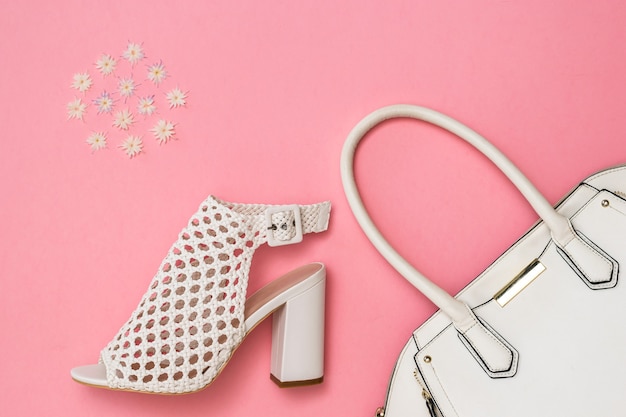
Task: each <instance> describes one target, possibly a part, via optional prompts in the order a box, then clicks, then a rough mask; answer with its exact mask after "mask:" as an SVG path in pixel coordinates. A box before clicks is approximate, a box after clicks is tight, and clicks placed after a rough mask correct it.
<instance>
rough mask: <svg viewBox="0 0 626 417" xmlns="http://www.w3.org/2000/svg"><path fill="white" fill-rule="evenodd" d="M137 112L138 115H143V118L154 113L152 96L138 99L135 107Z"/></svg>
mask: <svg viewBox="0 0 626 417" xmlns="http://www.w3.org/2000/svg"><path fill="white" fill-rule="evenodd" d="M137 110H138V111H139V114H143V115H144V116H150V115H151V114H152V113H154V112H155V111H156V106H155V105H154V96H148V97H142V98H140V99H139V104H138V105H137Z"/></svg>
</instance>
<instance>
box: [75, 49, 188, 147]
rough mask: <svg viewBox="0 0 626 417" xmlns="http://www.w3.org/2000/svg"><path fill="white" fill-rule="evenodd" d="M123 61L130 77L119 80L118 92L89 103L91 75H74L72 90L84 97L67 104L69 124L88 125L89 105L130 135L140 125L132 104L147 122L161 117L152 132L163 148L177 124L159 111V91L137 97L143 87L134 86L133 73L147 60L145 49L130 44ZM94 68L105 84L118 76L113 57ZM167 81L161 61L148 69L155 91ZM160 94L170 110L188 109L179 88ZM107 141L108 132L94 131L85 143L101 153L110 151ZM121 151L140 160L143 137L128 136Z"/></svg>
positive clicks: (103, 58) (105, 56) (103, 93)
mask: <svg viewBox="0 0 626 417" xmlns="http://www.w3.org/2000/svg"><path fill="white" fill-rule="evenodd" d="M121 58H122V59H124V60H126V61H128V63H129V64H130V68H131V74H130V75H126V74H124V76H118V77H117V85H116V86H115V87H116V88H117V91H115V92H109V91H106V90H101V92H100V94H98V95H97V96H96V98H91V99H88V98H87V92H88V91H89V90H91V89H92V86H93V85H94V81H93V79H92V77H91V75H90V74H89V72H80V73H77V74H74V78H73V80H72V84H71V87H72V88H73V89H75V90H77V91H78V92H80V93H82V94H83V97H74V100H72V101H70V102H69V103H68V104H67V116H68V120H70V119H76V120H81V121H85V115H86V114H87V109H88V107H89V106H90V105H93V106H95V107H96V109H97V111H96V116H101V115H108V116H110V117H112V122H111V125H112V127H115V128H117V129H118V130H119V131H122V132H126V133H127V134H128V133H130V130H131V127H132V125H133V124H135V122H136V121H137V120H136V118H135V115H134V113H133V111H131V108H132V106H131V104H135V105H134V109H135V110H136V112H137V114H139V115H141V116H143V117H144V118H148V117H151V116H153V115H156V116H159V117H158V118H157V119H158V121H157V122H156V123H155V124H154V125H153V127H152V128H151V129H150V132H151V133H152V135H153V136H154V138H155V139H156V141H157V142H158V143H159V144H164V143H166V142H167V141H168V140H170V139H175V138H176V136H175V135H176V131H175V126H176V125H175V123H173V122H171V121H169V120H166V119H165V118H163V116H162V114H161V113H162V112H160V111H159V110H160V109H159V108H158V107H157V101H156V99H155V97H156V96H157V94H156V93H158V91H157V92H156V93H155V94H153V91H149V92H145V91H144V92H142V94H141V95H138V91H137V87H138V86H139V85H140V84H138V83H136V82H135V78H134V77H133V75H132V72H133V71H132V70H133V69H134V68H135V65H136V64H137V63H139V62H140V61H142V60H143V59H145V58H146V56H145V54H144V51H143V48H142V45H141V44H137V43H132V42H129V43H128V45H127V47H126V50H125V51H124V52H123V53H122V56H121ZM126 65H128V64H126ZM95 67H96V69H97V70H98V72H99V73H100V75H101V76H102V79H103V80H105V79H106V78H107V77H108V76H109V75H112V74H115V73H116V68H117V67H118V60H117V59H115V58H114V57H113V56H111V55H108V54H103V55H101V56H100V58H99V59H98V60H97V62H96V64H95ZM168 77H169V74H168V72H167V71H166V69H165V66H164V65H163V62H162V61H158V62H156V63H154V64H152V65H149V66H148V67H147V73H146V80H148V81H149V82H150V83H151V85H153V86H154V88H157V89H158V88H159V86H160V85H161V83H162V82H163V80H165V79H166V78H168ZM161 94H162V96H163V97H164V99H165V100H166V103H167V104H168V105H169V109H168V110H172V109H177V108H181V107H185V106H186V104H187V92H186V91H183V90H181V89H180V88H178V87H175V88H172V89H170V90H168V91H164V92H162V93H161ZM133 97H136V98H135V99H134V103H133V102H131V98H133ZM120 101H121V102H123V106H120V107H123V108H119V109H118V108H117V107H118V106H117V104H118V102H120ZM107 140H108V133H107V132H106V131H92V132H91V133H90V134H89V136H88V137H87V140H86V141H87V144H89V146H90V147H91V149H92V151H98V150H100V149H104V148H106V147H107ZM119 148H120V149H122V150H123V151H124V152H125V153H126V155H128V157H130V158H133V157H134V156H137V155H138V154H140V153H141V152H142V151H143V140H142V136H141V135H136V134H128V135H127V136H126V138H125V139H124V140H123V141H122V143H121V144H120V145H119Z"/></svg>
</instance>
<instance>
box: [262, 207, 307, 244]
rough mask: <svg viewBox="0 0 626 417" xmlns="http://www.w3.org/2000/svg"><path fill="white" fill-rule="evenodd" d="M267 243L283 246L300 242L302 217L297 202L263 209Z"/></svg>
mask: <svg viewBox="0 0 626 417" xmlns="http://www.w3.org/2000/svg"><path fill="white" fill-rule="evenodd" d="M265 221H266V224H267V229H268V231H267V244H268V245H269V246H284V245H291V244H294V243H300V242H302V238H303V231H302V218H301V217H300V207H299V206H298V205H297V204H293V205H290V206H272V207H268V208H267V210H266V211H265Z"/></svg>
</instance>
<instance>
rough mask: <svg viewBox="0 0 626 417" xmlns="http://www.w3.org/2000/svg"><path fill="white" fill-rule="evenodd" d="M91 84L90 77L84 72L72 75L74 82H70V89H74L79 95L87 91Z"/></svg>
mask: <svg viewBox="0 0 626 417" xmlns="http://www.w3.org/2000/svg"><path fill="white" fill-rule="evenodd" d="M91 84H92V81H91V77H90V76H89V74H87V73H86V72H81V73H78V74H74V80H73V81H72V88H75V89H77V90H78V91H80V92H81V93H84V92H85V91H87V90H89V87H91Z"/></svg>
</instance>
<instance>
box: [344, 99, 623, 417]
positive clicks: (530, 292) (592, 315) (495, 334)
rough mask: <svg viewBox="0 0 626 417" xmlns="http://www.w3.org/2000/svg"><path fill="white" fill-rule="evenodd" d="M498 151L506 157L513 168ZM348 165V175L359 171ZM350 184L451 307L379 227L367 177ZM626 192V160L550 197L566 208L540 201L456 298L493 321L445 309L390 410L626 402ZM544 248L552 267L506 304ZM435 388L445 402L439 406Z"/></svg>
mask: <svg viewBox="0 0 626 417" xmlns="http://www.w3.org/2000/svg"><path fill="white" fill-rule="evenodd" d="M386 109H387V110H386V111H387V112H388V113H387V116H388V117H387V118H389V117H399V116H397V115H398V114H400V115H403V114H404V115H405V116H404V117H414V114H413V113H412V112H413V110H415V109H413V108H412V106H401V107H400V108H396V107H392V108H386ZM422 109H423V108H419V112H421V111H422ZM407 112H408V113H411V114H409V115H408V116H406V113H407ZM419 118H421V119H424V118H422V117H419ZM366 120H367V118H366ZM428 121H430V120H428ZM378 122H380V114H379V115H378V116H377V117H375V118H374V119H370V122H369V125H368V126H369V127H368V130H369V129H371V127H373V126H374V125H375V124H377V123H378ZM446 128H448V127H447V126H446ZM449 130H452V129H449ZM361 133H362V134H364V133H363V132H361ZM455 133H457V132H455ZM356 142H358V141H356ZM356 142H352V144H351V145H350V146H353V147H355V146H356ZM481 150H482V149H481ZM346 155H348V156H346ZM353 155H354V149H352V150H351V151H350V152H348V153H345V154H344V156H345V157H346V158H350V159H351V158H353ZM488 156H489V157H490V159H492V160H494V158H493V157H492V156H493V155H491V156H490V155H488ZM496 159H497V160H498V162H497V165H498V166H500V167H501V168H502V166H501V164H504V165H505V168H507V169H508V168H510V167H508V165H507V164H508V163H507V162H503V161H504V160H502V159H498V157H496ZM494 162H496V161H494ZM342 164H343V165H342V169H344V170H346V169H352V167H351V162H350V164H347V163H345V161H342ZM504 170H505V169H503V171H504ZM342 175H344V182H345V181H350V176H349V175H346V174H345V172H343V171H342ZM520 175H521V174H520ZM507 176H509V178H511V177H513V178H512V179H514V182H515V183H516V185H517V186H518V188H520V190H522V192H523V194H524V195H525V196H526V197H527V198H529V196H530V198H529V200H533V199H534V198H535V194H534V191H533V189H534V187H532V185H531V184H530V183H526V182H525V181H521V182H519V180H520V178H519V177H516V174H515V173H514V174H513V175H509V174H507ZM352 180H353V178H352ZM526 181H527V180H526ZM520 184H521V187H520ZM344 185H345V183H344ZM529 187H531V188H529ZM535 191H536V190H535ZM346 193H347V194H348V198H349V200H350V201H351V205H352V204H353V203H354V205H352V207H353V210H354V211H355V215H356V216H357V218H358V220H359V222H360V223H361V225H362V227H363V228H364V230H365V231H366V234H367V235H368V237H370V239H372V241H373V243H374V244H375V246H376V247H377V248H378V249H379V250H381V252H382V253H383V254H384V255H385V257H386V258H387V259H388V260H389V261H390V262H391V263H392V264H394V266H395V267H396V269H398V271H399V272H400V273H401V274H402V275H404V276H405V277H407V279H409V280H410V281H411V282H413V283H414V285H415V286H416V287H418V289H420V290H422V289H425V290H426V291H425V294H426V295H427V296H428V297H429V298H431V299H433V298H434V300H433V301H434V302H436V304H437V305H438V306H439V307H440V308H441V307H442V305H443V306H444V307H446V308H447V307H448V304H450V303H451V302H449V300H448V299H446V297H445V296H441V297H440V298H438V297H439V296H440V294H439V293H438V292H437V290H436V289H435V290H433V288H434V287H436V285H435V284H433V283H432V282H430V281H428V280H427V279H426V278H425V277H424V276H422V275H421V274H420V275H417V274H419V273H418V272H417V271H416V270H415V269H414V268H413V267H411V266H410V265H408V264H406V265H405V264H402V263H398V259H397V257H399V255H397V253H395V251H393V249H391V251H390V250H389V248H387V247H386V246H387V245H388V244H387V243H386V241H384V239H383V238H382V237H378V236H375V235H376V234H377V233H372V229H369V227H370V226H371V227H374V226H373V223H371V220H370V219H369V217H367V213H366V212H365V210H364V208H362V203H361V202H360V199H359V200H356V199H355V198H354V197H355V195H354V194H357V196H358V192H357V191H356V188H354V189H353V188H351V187H350V186H348V187H346ZM350 193H352V194H350ZM625 198H626V165H625V166H621V167H615V168H611V169H608V170H605V171H602V172H599V173H597V174H594V175H593V176H591V177H589V178H588V179H586V180H585V181H584V182H583V183H581V184H580V185H579V186H577V187H576V188H575V189H574V190H573V191H572V192H571V193H570V194H568V195H567V196H566V197H565V198H564V199H563V200H562V201H561V202H560V203H559V204H558V206H557V209H556V210H554V209H552V208H550V210H552V211H554V212H555V213H556V215H557V216H556V217H555V216H553V215H552V214H549V210H547V209H546V208H545V207H543V203H538V204H536V203H537V201H534V202H533V201H531V203H533V204H532V205H533V207H535V209H536V210H537V206H539V207H540V210H537V212H538V214H540V217H541V218H542V221H539V222H538V223H537V224H536V225H535V226H533V228H531V229H530V230H529V231H528V232H527V233H526V234H525V235H524V236H522V238H520V239H519V240H518V241H517V242H515V243H514V244H513V245H512V246H511V247H510V248H509V249H508V250H507V251H506V252H505V253H504V254H503V255H501V256H500V257H499V258H498V259H497V260H496V261H495V262H494V263H493V264H491V265H490V266H488V267H487V268H486V269H485V271H484V272H483V273H482V274H481V275H479V276H478V277H477V278H475V279H473V280H471V278H468V282H469V284H468V285H467V286H466V287H465V288H464V289H463V290H462V291H461V292H460V293H459V294H457V296H456V297H454V298H453V300H454V302H456V303H458V304H460V305H462V306H463V308H468V307H469V309H470V311H471V313H470V314H471V315H472V316H474V317H476V321H477V322H478V323H480V324H482V326H483V327H482V328H481V327H470V328H469V329H468V327H469V326H468V325H467V323H469V322H471V319H468V318H467V314H466V315H465V318H461V319H458V317H463V314H461V313H459V314H458V316H456V317H455V316H454V315H453V314H450V312H449V311H444V309H443V308H442V309H441V310H440V311H438V312H437V313H435V314H434V315H433V316H432V317H431V318H430V319H428V321H426V322H425V323H424V324H422V325H421V326H420V327H419V328H418V329H417V330H415V332H414V333H413V335H412V337H411V338H410V339H409V341H408V343H407V344H406V346H405V347H404V349H403V350H402V352H401V355H400V358H399V359H398V361H397V363H396V367H395V369H394V371H393V374H392V377H391V381H390V383H389V389H388V393H387V399H386V402H385V416H386V417H409V416H411V417H425V416H433V415H434V416H445V417H450V416H459V417H473V416H476V417H478V416H480V417H492V416H493V417H495V416H507V417H518V416H519V417H522V416H524V417H526V416H550V417H552V416H568V417H583V416H584V417H588V416H596V415H598V416H600V415H620V412H621V411H620V410H625V409H626V397H625V396H624V395H623V392H624V388H626V383H624V382H623V381H624V379H623V375H626V328H625V327H624V325H623V322H624V318H626V283H624V282H623V279H622V280H620V277H619V270H620V268H619V267H620V265H621V266H622V268H623V267H624V265H626V245H625V244H624V243H625V242H626V199H625ZM544 201H545V200H544ZM359 206H360V208H359ZM355 207H356V210H355ZM363 213H365V215H363ZM546 213H548V214H547V216H546ZM548 217H549V218H550V221H548ZM554 219H564V220H565V223H563V222H562V221H561V220H554ZM564 224H565V226H563V225H564ZM366 229H367V230H366ZM565 229H569V230H570V232H567V231H565ZM374 230H375V228H374ZM376 232H377V231H376ZM372 237H373V238H372ZM381 239H382V241H381ZM396 256H397V257H396ZM534 259H538V260H539V261H540V262H541V263H542V264H543V265H544V266H545V268H546V270H545V271H544V272H543V273H542V274H541V275H539V276H538V277H537V278H536V279H535V280H534V281H533V282H532V283H531V284H530V285H528V286H527V287H526V288H525V289H524V290H523V291H521V292H520V293H519V294H517V296H515V297H514V298H513V299H512V300H511V301H510V302H509V303H508V304H506V305H505V306H504V307H501V306H500V305H499V304H498V303H497V302H495V301H494V300H493V298H494V296H495V295H496V293H497V292H498V291H500V290H501V289H502V288H503V287H505V286H506V285H507V284H508V283H509V282H510V281H511V279H513V278H514V277H515V276H517V275H518V273H519V272H520V271H522V270H523V269H524V268H525V267H526V266H527V265H528V264H529V263H530V262H531V261H533V260H534ZM622 278H623V277H622ZM422 281H428V282H422ZM436 288H438V287H436ZM433 295H434V296H433ZM466 306H467V307H466ZM453 313H454V314H457V312H456V311H453ZM455 319H456V320H455ZM468 320H469V321H468ZM466 336H467V340H465V339H464V337H466ZM492 338H495V339H497V340H496V341H494V340H490V339H492ZM487 340H490V341H489V342H486V341H487ZM498 342H499V343H501V346H500V348H496V346H498V345H499V343H498ZM477 351H478V352H480V354H478V355H477V354H476V352H477ZM507 351H509V352H511V353H512V355H514V356H515V355H517V359H518V360H517V359H514V360H512V361H511V362H510V363H511V364H512V366H511V368H510V369H506V368H507V366H506V363H507V356H506V355H507ZM503 374H506V375H503ZM422 391H424V392H425V397H426V399H425V398H424V397H422V395H421V393H422ZM428 398H432V400H431V401H432V404H434V409H431V410H430V411H429V409H428V407H427V402H428Z"/></svg>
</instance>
